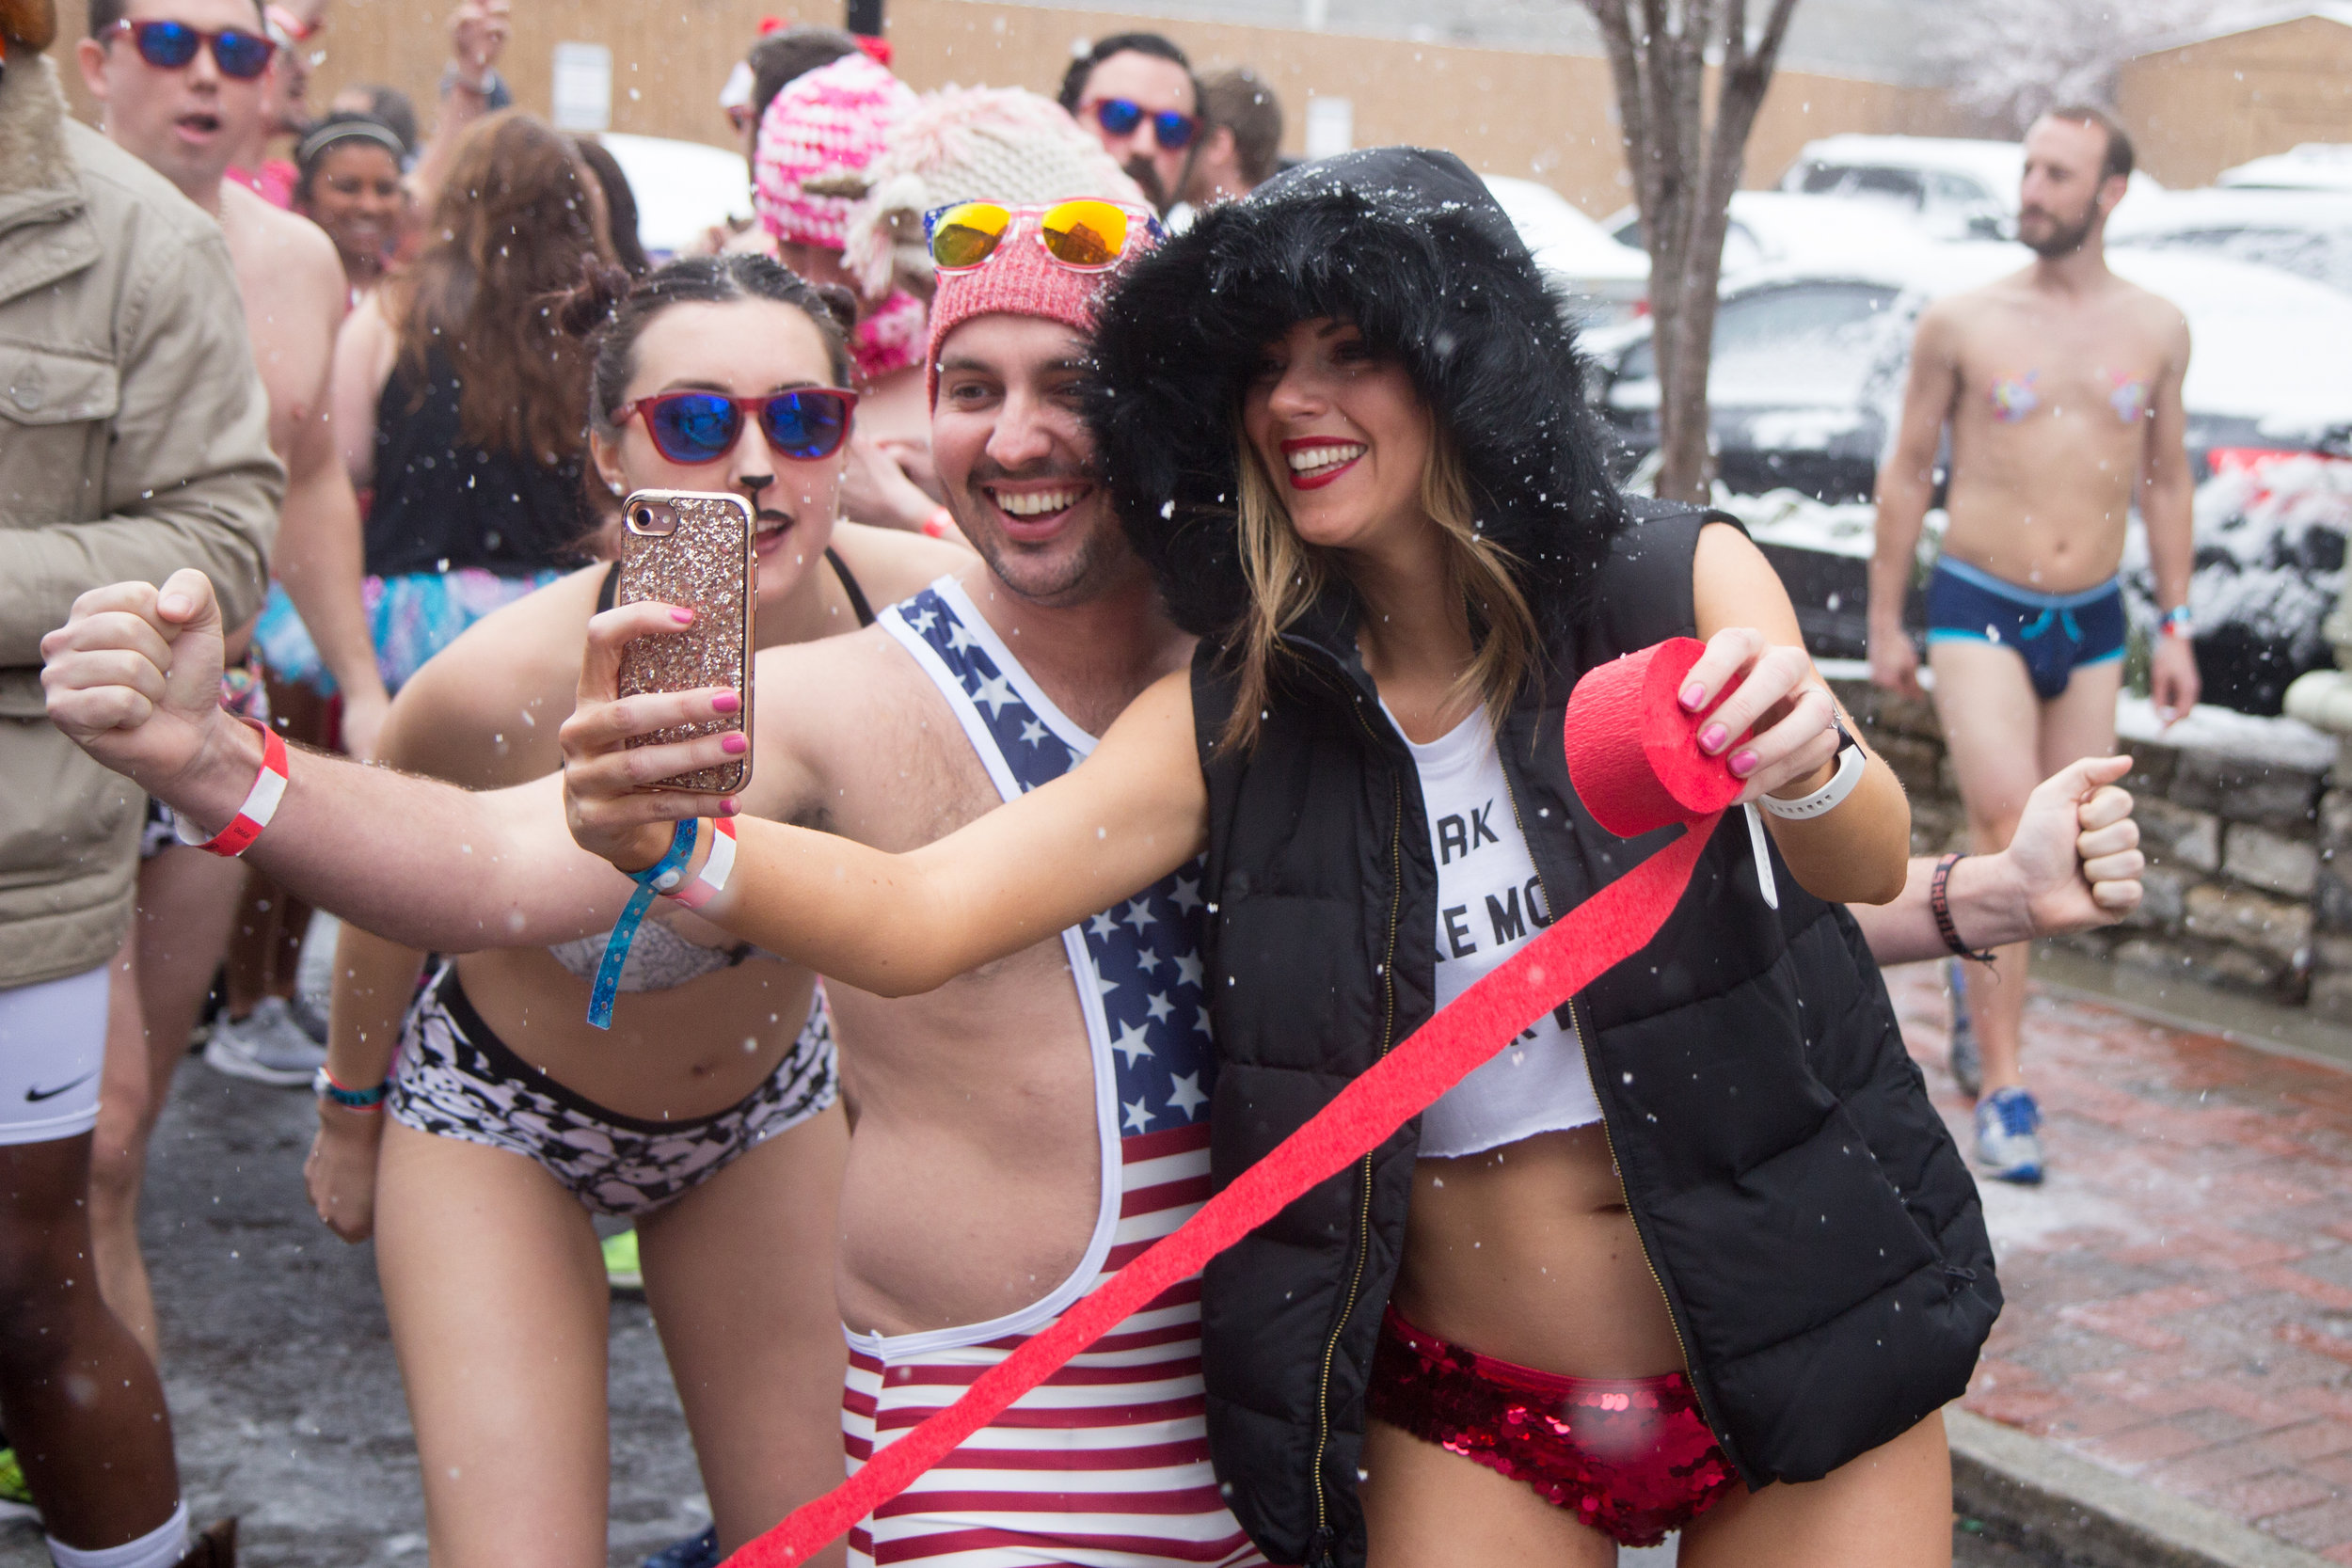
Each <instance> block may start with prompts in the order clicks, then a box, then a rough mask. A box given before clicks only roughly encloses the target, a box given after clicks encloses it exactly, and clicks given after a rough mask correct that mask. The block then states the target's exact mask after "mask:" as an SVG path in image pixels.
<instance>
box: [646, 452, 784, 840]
mask: <svg viewBox="0 0 2352 1568" xmlns="http://www.w3.org/2000/svg"><path fill="white" fill-rule="evenodd" d="M752 571H753V566H752V509H751V507H750V505H749V504H748V503H746V502H745V501H744V499H743V498H742V497H740V496H734V495H724V494H716V493H707V492H703V491H696V490H638V491H634V492H632V493H631V494H630V495H629V497H628V499H626V500H624V501H622V503H621V579H620V582H619V585H618V587H617V589H616V591H615V593H614V594H613V599H612V602H613V603H614V604H615V605H625V604H636V603H638V602H640V601H641V600H645V599H652V600H655V601H658V602H660V603H662V604H675V605H684V606H687V607H688V608H690V609H691V610H693V611H694V624H693V625H692V626H689V627H687V628H686V629H685V630H683V631H680V632H675V633H662V634H660V635H656V636H649V637H641V638H639V639H637V640H636V641H633V642H631V643H630V644H629V645H628V647H627V648H626V649H624V650H622V653H621V688H620V689H621V695H622V696H624V697H633V696H638V695H641V694H643V693H645V692H649V691H691V690H693V689H696V688H698V687H706V686H725V687H732V688H733V689H736V690H737V691H739V692H741V693H742V694H743V705H742V707H740V708H739V709H738V710H737V711H735V712H734V713H730V714H727V715H725V716H724V717H723V718H718V719H709V720H706V721H703V722H701V723H699V724H679V725H675V726H673V727H672V728H669V729H666V730H657V731H655V732H654V733H653V734H651V735H646V736H638V737H636V738H635V739H633V740H631V741H629V742H628V744H629V745H630V746H632V747H636V746H655V745H660V744H664V743H666V742H669V741H673V740H691V739H692V738H694V737H695V736H704V735H721V734H723V733H725V732H726V731H729V730H740V731H741V732H742V733H743V734H744V735H745V736H750V734H751V732H752V662H751V656H752ZM751 778H752V754H751V752H744V753H743V754H742V755H741V756H739V757H737V758H735V759H734V760H733V761H731V762H728V763H727V764H725V765H724V766H723V767H719V768H699V769H697V770H695V771H694V772H691V773H681V774H679V775H677V776H676V777H675V778H671V779H664V780H663V781H662V782H661V783H660V784H654V785H651V786H649V787H651V788H655V789H692V790H704V791H707V792H710V793H712V794H732V793H734V792H735V791H737V790H739V789H741V788H742V787H743V786H744V785H745V784H749V783H750V782H751Z"/></svg>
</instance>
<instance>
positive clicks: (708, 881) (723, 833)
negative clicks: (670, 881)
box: [662, 816, 735, 910]
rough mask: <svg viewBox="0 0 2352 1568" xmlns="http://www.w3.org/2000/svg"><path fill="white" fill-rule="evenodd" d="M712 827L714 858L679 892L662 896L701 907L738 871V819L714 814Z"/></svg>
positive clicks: (704, 863) (686, 904) (696, 908)
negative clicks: (736, 864) (736, 853)
mask: <svg viewBox="0 0 2352 1568" xmlns="http://www.w3.org/2000/svg"><path fill="white" fill-rule="evenodd" d="M710 826H711V829H712V832H711V834H710V858H709V859H708V860H706V861H704V862H703V868H702V870H701V871H700V872H699V873H697V874H696V876H695V878H694V879H693V880H692V881H691V882H688V883H687V884H686V885H685V886H683V887H681V888H679V889H678V890H677V891H676V892H675V893H665V894H663V895H662V896H663V897H665V898H671V899H675V900H676V901H677V902H678V903H680V904H683V905H685V906H686V907H687V908H688V909H690V910H699V909H701V908H702V907H703V906H704V905H705V904H707V903H709V902H710V901H711V900H712V899H713V898H716V897H718V896H719V895H720V894H721V893H722V892H723V891H724V889H725V887H726V885H727V878H728V877H729V876H730V875H732V874H733V873H734V870H735V819H734V818H733V817H729V816H719V817H713V818H712V819H711V822H710Z"/></svg>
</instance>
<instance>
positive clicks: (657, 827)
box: [564, 603, 1208, 996]
mask: <svg viewBox="0 0 2352 1568" xmlns="http://www.w3.org/2000/svg"><path fill="white" fill-rule="evenodd" d="M687 613H688V612H686V611H683V610H674V609H673V608H672V607H670V606H667V605H660V604H652V603H644V604H634V605H625V606H623V607H621V608H620V609H617V610H607V611H605V612H604V613H603V614H601V615H598V616H597V617H596V619H595V620H593V621H591V622H590V623H589V624H588V655H587V658H586V660H585V662H584V664H583V666H582V668H581V671H580V703H579V706H578V707H577V708H576V709H575V711H574V712H573V714H572V717H571V718H570V719H568V720H566V721H564V792H565V801H566V805H567V807H568V808H569V811H570V814H571V821H572V832H573V835H574V837H576V838H577V839H578V840H579V841H580V845H581V846H582V847H585V848H588V849H592V850H594V851H595V852H596V853H597V854H599V855H602V856H604V857H606V858H607V859H609V860H611V861H612V863H613V864H615V865H617V866H620V867H622V868H624V869H628V870H636V869H641V868H643V867H645V866H648V865H651V864H653V863H654V862H656V861H657V860H659V859H660V857H661V855H662V853H663V851H664V850H666V849H667V848H668V847H669V844H670V839H671V833H672V831H673V826H674V824H675V823H676V822H677V821H678V820H679V819H681V818H684V817H690V816H731V815H733V814H734V812H735V809H736V802H735V801H734V800H730V799H725V798H722V797H716V796H710V795H696V794H689V793H686V792H684V791H678V790H655V789H647V788H646V787H644V786H646V785H649V784H654V783H656V782H657V781H659V780H661V779H666V778H673V777H675V776H676V775H678V774H680V773H686V772H691V771H692V770H694V769H696V768H709V767H715V766H718V765H720V764H723V763H724V762H726V761H728V760H730V759H731V758H732V757H733V756H735V755H736V754H738V753H737V752H733V751H730V750H728V749H727V743H728V742H729V741H731V740H735V739H738V738H739V737H736V736H704V737H702V738H700V739H697V740H692V741H686V742H679V743H675V744H670V745H662V746H647V747H643V748H640V749H637V750H629V749H627V748H626V747H625V746H624V744H623V743H624V742H625V741H626V740H627V739H628V737H629V736H637V735H649V734H652V733H654V732H655V731H658V730H662V729H667V728H669V727H671V726H672V725H675V724H684V723H696V722H700V721H704V720H707V719H710V718H712V717H714V716H716V715H718V714H720V713H723V712H724V713H732V712H734V711H736V708H737V705H738V699H737V696H736V694H735V693H734V692H732V691H726V690H723V689H709V688H706V689H700V690H694V691H685V692H676V693H668V694H661V695H653V696H643V697H629V698H626V699H623V698H618V697H617V696H616V689H617V685H618V675H619V670H620V657H621V649H622V648H623V646H624V645H625V644H627V643H628V641H630V640H631V639H633V638H637V637H643V636H658V635H660V634H663V633H667V632H675V631H676V630H678V629H679V627H680V626H682V625H684V624H685V622H684V620H683V617H684V616H686V615H687ZM673 617H679V618H678V619H674V618H673ZM1207 816H1208V788H1207V785H1206V784H1204V783H1203V782H1202V780H1201V777H1200V759H1199V756H1198V754H1197V753H1196V752H1195V750H1194V741H1193V728H1192V688H1191V683H1190V678H1189V675H1188V673H1186V672H1184V671H1178V672H1176V673H1173V674H1170V675H1168V676H1166V677H1164V678H1163V679H1161V680H1160V681H1158V682H1157V683H1156V684H1154V685H1153V686H1152V687H1151V688H1150V689H1147V690H1146V691H1145V692H1144V693H1143V695H1142V696H1140V697H1138V698H1136V701H1135V702H1134V703H1133V704H1132V705H1130V706H1129V707H1128V709H1127V711H1126V712H1125V713H1123V714H1121V715H1120V719H1119V721H1118V722H1117V723H1115V724H1113V725H1112V726H1111V729H1110V733H1109V734H1108V735H1105V736H1104V737H1103V740H1102V744H1101V745H1099V746H1097V747H1096V748H1095V750H1094V754H1093V755H1092V756H1090V757H1089V758H1088V759H1087V761H1086V762H1085V763H1084V764H1082V765H1081V766H1080V767H1078V768H1073V769H1072V770H1071V771H1070V772H1069V773H1067V774H1065V775H1064V776H1062V777H1061V778H1059V779H1057V780H1055V781H1054V782H1053V783H1052V784H1047V785H1045V786H1044V787H1043V788H1042V789H1038V790H1034V791H1032V792H1030V793H1029V794H1027V795H1025V796H1023V797H1022V798H1021V799H1020V800H1015V801H1012V802H1010V803H1009V804H1007V805H1005V806H1002V807H999V808H998V809H997V810H995V811H993V812H991V813H989V814H988V815H987V816H983V817H981V818H980V819H979V820H977V821H976V822H973V823H971V824H969V825H968V826H966V827H964V828H962V829H961V830H960V831H959V832H954V833H950V834H949V835H947V836H946V838H943V839H940V840H939V841H937V842H936V843H933V844H930V845H926V846H925V847H922V848H920V849H915V850H913V851H911V852H909V853H907V854H903V855H892V854H887V853H884V852H883V851H882V850H879V849H871V848H868V847H866V846H864V845H860V844H853V843H851V842H850V841H849V840H848V839H844V838H836V837H834V836H833V835H831V834H829V833H820V832H810V831H808V830H806V829H802V828H789V827H785V826H782V825H780V824H776V823H771V822H764V821H743V822H741V823H740V824H739V829H738V834H739V837H738V847H737V850H736V861H735V870H734V873H733V875H732V877H731V878H730V879H729V880H728V883H727V886H726V890H725V891H724V892H723V893H722V894H721V895H718V896H717V897H716V898H714V899H712V900H711V901H710V902H709V903H708V904H706V905H704V906H703V907H701V908H700V909H698V910H697V911H695V912H696V913H697V914H699V915H701V916H702V917H703V918H705V919H707V920H710V921H712V922H715V923H716V924H717V925H719V926H721V927H725V928H726V929H727V930H729V931H731V932H733V933H734V934H735V935H737V936H739V937H741V938H743V939H744V940H746V941H749V942H755V943H757V944H758V945H759V946H761V947H764V948H766V949H768V950H769V951H770V952H772V953H778V954H781V955H783V956H784V957H785V958H790V959H793V960H794V961H796V962H799V963H803V964H806V965H807V966H808V967H810V968H811V969H814V970H816V971H817V972H818V973H819V974H825V975H829V976H832V977H834V978H835V979H839V980H842V981H845V982H847V983H848V984H850V985H852V986H856V987H858V988H859V989H860V990H869V991H873V992H875V993H876V994H878V995H882V996H911V995H914V994H917V993H919V992H922V991H927V990H934V989H936V988H937V987H939V986H940V985H943V984H945V983H946V981H947V980H949V979H952V978H953V977H954V976H956V975H958V974H962V973H963V972H964V971H965V970H968V969H971V968H973V967H975V966H976V965H978V964H982V963H986V962H988V961H990V960H991V959H994V958H1004V957H1006V956H1008V955H1009V954H1012V953H1017V952H1019V951H1020V950H1021V949H1023V948H1025V947H1027V946H1030V945H1032V944H1033V943H1035V942H1039V941H1041V940H1042V939H1043V938H1045V937H1047V936H1049V935H1051V934H1052V933H1053V932H1055V931H1057V930H1060V929H1062V928H1063V927H1067V926H1073V925H1075V924H1076V923H1077V922H1079V921H1081V920H1083V919H1085V918H1086V917H1087V916H1088V915H1090V914H1093V913H1096V912H1097V911H1102V910H1104V909H1107V908H1109V907H1110V906H1111V905H1113V904H1115V903H1117V902H1118V901H1119V900H1120V899H1121V898H1125V897H1128V896H1130V895H1133V894H1134V893H1135V892H1136V889H1138V888H1145V887H1149V886H1151V885H1152V883H1153V882H1156V881H1158V880H1159V879H1161V878H1163V877H1165V876H1167V875H1168V873H1169V872H1171V871H1173V870H1175V869H1176V868H1177V867H1178V866H1180V865H1183V864H1184V863H1185V862H1186V861H1188V860H1190V859H1192V857H1193V856H1194V855H1196V854H1198V853H1200V847H1201V846H1202V844H1203V843H1204V842H1205V841H1206V838H1207V832H1208V826H1207ZM707 842H708V835H707V834H705V835H704V846H707ZM696 854H697V858H698V859H700V858H703V857H704V848H703V847H698V848H697V851H696Z"/></svg>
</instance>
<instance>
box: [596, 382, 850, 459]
mask: <svg viewBox="0 0 2352 1568" xmlns="http://www.w3.org/2000/svg"><path fill="white" fill-rule="evenodd" d="M856 413H857V394H856V393H855V392H850V391H844V390H843V389H841V388H838V387H796V388H793V389H792V390H791V391H788V392H771V393H769V394H768V395H767V396H765V397H756V398H733V397H729V396H727V395H726V394H725V393H724V392H662V393H660V394H658V395H656V396H654V397H649V398H639V399H638V400H637V401H636V402H634V403H626V404H622V405H621V406H620V407H618V408H615V409H614V410H613V411H612V422H613V423H614V424H615V425H624V424H627V423H628V421H629V420H630V418H631V417H632V416H635V415H639V414H643V415H644V417H645V434H646V435H647V436H651V437H652V438H653V450H654V451H658V452H660V454H661V455H662V456H663V457H665V458H668V459H669V460H670V461H671V462H673V463H680V464H688V465H691V464H698V463H716V462H718V461H719V460H720V459H721V458H723V457H724V456H725V455H726V454H727V453H729V452H731V451H734V450H735V444H736V442H738V441H739V440H740V439H742V436H743V421H744V420H745V419H747V418H748V419H754V420H758V421H759V433H760V434H761V435H762V436H766V437H767V438H768V445H769V448H770V449H771V451H774V452H775V454H776V455H777V456H778V457H783V458H787V459H789V460H790V461H792V462H795V463H819V462H822V461H823V460H824V459H826V458H828V457H831V456H832V455H833V454H834V453H835V452H837V451H840V450H841V443H842V442H844V441H846V440H848V439H849V438H850V421H851V420H852V419H853V417H854V416H855V415H856Z"/></svg>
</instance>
